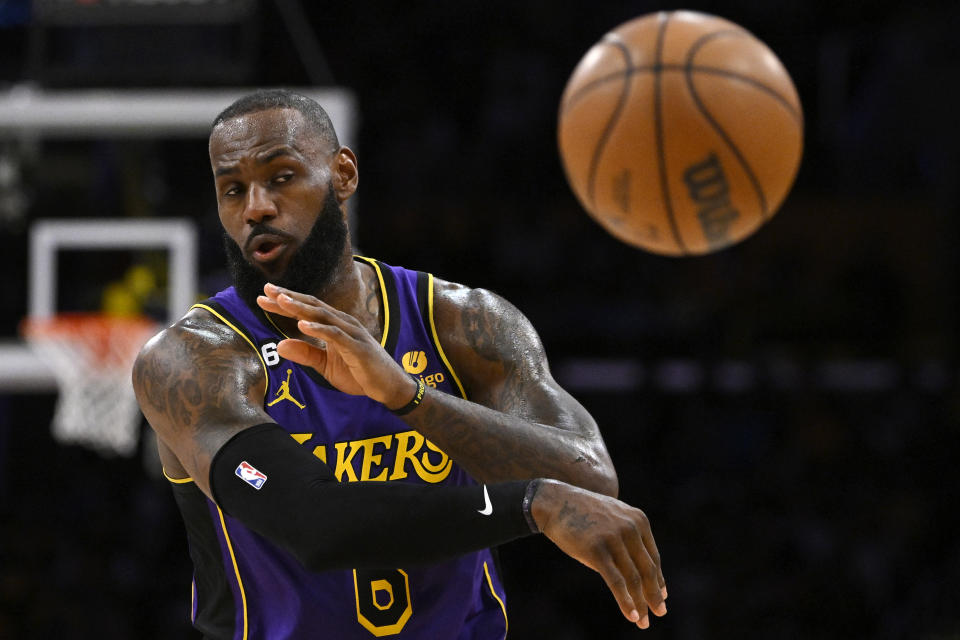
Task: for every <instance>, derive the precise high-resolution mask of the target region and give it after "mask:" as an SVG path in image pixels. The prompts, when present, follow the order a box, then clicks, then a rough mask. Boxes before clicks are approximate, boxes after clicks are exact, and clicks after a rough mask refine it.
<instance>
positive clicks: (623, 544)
mask: <svg viewBox="0 0 960 640" xmlns="http://www.w3.org/2000/svg"><path fill="white" fill-rule="evenodd" d="M210 159H211V165H212V167H213V170H214V175H215V184H216V192H217V201H218V211H219V215H220V220H221V223H222V224H223V227H224V230H225V231H226V233H227V234H228V235H229V236H230V238H232V239H233V241H234V242H236V243H237V245H238V246H239V247H240V248H241V249H242V250H243V251H244V256H245V257H246V258H247V260H248V261H249V262H250V263H251V264H254V265H255V266H257V267H258V268H260V269H261V270H262V272H263V273H264V274H266V275H267V277H269V278H279V277H281V276H282V274H283V273H284V270H285V267H286V265H287V264H288V263H289V260H290V258H291V256H292V255H293V253H294V252H295V251H296V250H297V248H298V246H299V245H300V243H302V242H303V240H304V238H306V237H307V235H308V234H309V232H310V229H311V228H312V226H313V224H314V222H315V221H316V219H317V216H318V212H319V211H321V209H322V206H323V203H324V200H325V198H326V197H327V194H328V193H329V191H330V190H332V192H333V195H334V197H335V198H336V200H337V202H338V203H339V204H340V206H341V214H342V215H343V216H344V217H345V216H346V211H345V206H344V204H345V202H346V201H347V199H348V198H349V197H350V196H351V195H352V194H353V193H354V191H355V190H356V187H357V181H358V171H357V162H356V157H355V156H354V154H353V152H352V151H350V150H349V149H347V148H346V147H334V146H333V145H331V144H329V143H328V142H327V141H324V140H322V139H319V138H317V136H315V135H313V131H312V129H311V127H310V126H309V125H308V124H307V123H306V122H305V119H304V118H303V116H302V115H301V114H300V113H299V112H298V111H296V110H294V109H270V110H266V111H259V112H253V113H249V114H245V115H242V116H239V117H236V118H233V119H230V120H227V121H225V122H223V123H221V124H220V125H218V126H217V127H215V128H214V131H213V133H212V134H211V137H210ZM258 224H268V225H269V226H270V227H271V228H273V229H275V230H276V233H275V234H274V236H272V237H271V238H270V243H269V244H257V243H256V242H253V243H251V242H249V240H250V235H251V229H252V228H253V227H254V226H255V225H258ZM352 253H353V252H352V248H351V246H350V244H349V240H348V241H347V243H346V245H345V246H344V248H343V251H342V252H341V256H340V260H339V262H338V263H337V264H338V266H337V268H336V269H335V270H334V271H333V272H332V273H331V274H330V277H329V278H328V279H327V280H326V282H324V283H323V285H322V286H321V287H320V288H319V290H317V291H312V292H309V294H308V293H302V292H295V291H288V290H281V289H280V288H277V287H275V286H273V285H267V286H266V287H265V289H264V295H263V296H262V297H261V298H259V299H258V304H260V306H261V307H263V309H265V310H266V311H267V312H270V313H273V314H275V316H276V320H277V322H278V325H279V326H280V327H281V329H283V330H284V332H285V333H287V335H291V336H294V339H288V340H284V341H282V342H281V343H280V344H279V345H278V353H279V354H280V355H281V356H282V357H284V358H287V359H289V360H292V361H295V362H299V363H301V364H304V365H306V366H312V367H314V368H315V369H317V371H318V372H320V374H321V375H323V376H324V378H326V379H327V380H328V381H329V382H330V383H331V384H332V385H333V386H335V387H337V388H338V389H340V390H341V391H343V392H345V393H350V394H364V395H367V396H369V397H370V398H372V399H374V400H376V401H379V402H381V403H383V404H384V405H386V406H387V407H389V408H398V407H401V406H403V405H405V404H406V403H407V402H408V401H409V399H410V398H411V397H412V396H413V393H414V390H415V388H416V383H415V382H414V381H413V380H412V378H411V377H410V376H409V375H408V374H407V373H406V372H404V370H403V368H402V367H401V366H400V364H399V363H397V362H396V361H394V360H393V359H392V357H391V356H390V355H389V354H388V353H387V352H386V351H384V350H383V348H382V347H381V346H380V343H379V341H380V337H381V332H382V324H383V320H382V314H383V303H382V300H381V299H380V297H379V296H380V293H379V286H378V283H377V281H376V275H375V273H374V272H373V270H372V268H371V267H370V266H369V265H367V264H364V263H360V262H358V261H355V260H353V258H352ZM311 294H312V295H311ZM434 295H435V320H436V330H437V332H438V335H439V340H440V342H441V344H442V345H443V348H444V350H445V351H446V353H447V355H448V357H449V358H450V360H451V362H452V364H453V367H454V368H455V369H456V370H457V371H458V373H460V374H461V376H462V381H463V384H464V387H465V390H466V392H467V394H468V397H469V398H470V399H471V400H470V401H467V400H463V399H461V398H456V397H453V396H450V395H447V394H444V393H442V392H437V391H435V390H432V389H428V390H427V393H426V395H425V397H424V400H423V402H422V404H421V405H420V406H419V407H418V408H416V409H415V410H414V411H412V412H411V413H409V414H407V415H406V416H404V420H405V421H406V422H407V423H408V424H409V425H411V426H412V427H413V428H415V429H417V430H418V431H420V432H421V433H423V435H424V436H426V437H427V438H429V439H430V440H431V441H433V442H434V443H435V444H437V445H438V446H439V447H440V448H441V449H442V450H444V451H445V452H446V453H447V454H448V455H449V456H450V457H451V458H453V459H454V460H456V461H457V462H458V463H459V464H460V465H461V466H463V467H464V468H465V469H466V470H467V471H468V472H469V473H471V474H472V475H474V477H476V478H477V479H478V480H480V481H482V482H496V481H504V480H511V479H527V478H538V477H543V478H555V479H556V480H548V481H544V482H543V483H542V485H541V487H540V489H539V491H538V492H537V494H536V497H535V498H534V500H533V503H532V514H533V517H534V519H535V520H536V522H537V523H538V525H539V527H540V529H541V530H542V531H543V533H544V534H545V535H547V536H548V537H549V538H550V539H551V540H552V541H553V542H554V543H556V544H557V545H558V546H559V547H560V548H561V549H562V550H563V551H564V552H565V553H567V554H568V555H570V556H571V557H573V558H576V559H577V560H579V561H580V562H582V563H583V564H585V565H587V566H589V567H591V568H592V569H594V570H596V571H598V572H599V573H600V574H601V575H602V576H603V578H604V580H605V581H606V583H607V585H608V587H609V588H610V590H611V592H612V593H613V595H614V597H615V598H616V600H617V602H618V605H619V606H620V608H621V611H622V613H623V615H624V616H625V617H627V618H628V619H629V620H631V621H632V622H634V623H636V624H637V625H638V626H640V627H642V628H645V627H646V626H648V624H649V620H648V617H647V613H646V611H647V608H649V609H650V610H651V611H652V612H653V613H654V614H655V615H663V614H664V613H666V606H665V605H664V603H663V599H664V597H665V596H666V588H665V582H664V579H663V574H662V571H661V568H660V556H659V553H658V551H657V548H656V543H655V542H654V539H653V536H652V533H651V531H650V525H649V522H648V521H647V518H646V516H645V515H644V514H643V512H642V511H640V510H639V509H635V508H633V507H630V506H629V505H626V504H624V503H622V502H620V501H618V500H616V499H614V498H612V497H608V496H613V495H615V494H616V492H617V480H616V474H615V472H614V470H613V466H612V463H611V461H610V457H609V455H608V453H607V451H606V447H605V445H604V443H603V440H602V438H601V436H600V434H599V430H598V428H597V425H596V423H595V422H594V421H593V419H592V418H591V417H590V415H589V413H588V412H587V411H586V410H585V409H584V408H583V407H582V406H581V405H580V404H579V403H578V402H577V401H576V400H574V399H573V398H572V397H571V396H570V395H569V394H568V393H566V392H565V391H564V390H563V389H562V388H560V386H559V385H557V383H556V382H555V381H554V380H553V378H552V376H551V375H550V371H549V368H548V366H547V360H546V356H545V354H544V350H543V346H542V344H541V343H540V340H539V337H538V336H537V334H536V332H535V330H534V329H533V327H532V326H531V325H530V323H529V321H528V320H527V319H526V318H525V317H524V316H523V315H522V314H521V313H520V312H519V311H518V310H517V309H516V308H515V307H513V306H512V305H511V304H510V303H508V302H507V301H505V300H503V299H502V298H500V297H498V296H496V295H495V294H492V293H490V292H488V291H484V290H482V289H470V288H468V287H464V286H462V285H457V284H453V283H449V282H444V281H441V280H436V281H435V287H434ZM133 382H134V388H135V390H136V393H137V398H138V401H139V403H140V406H141V409H142V410H143V413H144V415H145V416H146V418H147V420H148V421H149V423H150V425H151V426H152V427H153V429H154V430H155V432H156V433H157V435H158V442H159V450H160V457H161V461H162V463H163V466H164V469H165V471H166V473H167V474H168V475H169V476H171V477H173V478H184V477H191V478H193V480H194V481H195V482H196V484H197V486H198V487H199V488H200V490H201V491H203V492H204V493H205V494H206V495H207V496H208V497H211V498H212V495H211V491H210V486H209V473H210V463H211V460H212V459H213V456H214V455H215V454H216V452H217V451H218V450H219V449H220V447H221V446H223V444H224V443H226V442H227V441H228V440H229V439H230V438H231V437H232V436H234V435H235V434H236V433H238V432H239V431H242V430H244V429H246V428H249V427H251V426H254V425H257V424H262V423H265V422H271V421H272V420H271V418H270V417H269V416H268V415H267V414H266V412H265V410H264V395H265V393H266V380H265V377H264V373H263V369H262V367H261V364H260V361H259V358H258V356H257V353H256V352H255V351H254V350H253V349H251V348H250V346H249V345H248V344H246V343H245V342H244V340H243V339H242V338H241V337H240V336H239V335H238V334H237V333H235V332H233V331H232V330H230V329H229V328H228V327H225V326H223V325H222V324H221V323H220V322H219V321H217V320H216V319H215V318H214V317H213V316H211V315H210V314H208V313H206V312H205V311H203V310H202V309H195V310H192V311H190V312H189V313H188V314H187V315H185V316H184V317H183V318H182V319H181V320H180V321H179V322H177V323H176V324H175V325H173V326H172V327H170V328H168V329H166V330H165V331H163V332H161V333H160V334H158V335H157V336H156V337H155V338H153V339H152V340H151V341H150V342H149V343H147V345H146V346H145V347H144V348H143V350H142V351H141V353H140V355H139V356H138V358H137V362H136V364H135V367H134V374H133ZM318 464H319V461H318ZM578 487H582V488H578ZM602 494H607V495H602ZM384 527H389V523H384Z"/></svg>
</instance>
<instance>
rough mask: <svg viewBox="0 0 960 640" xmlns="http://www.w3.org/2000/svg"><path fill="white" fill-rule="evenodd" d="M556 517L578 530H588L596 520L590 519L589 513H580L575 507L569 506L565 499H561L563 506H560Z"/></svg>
mask: <svg viewBox="0 0 960 640" xmlns="http://www.w3.org/2000/svg"><path fill="white" fill-rule="evenodd" d="M557 518H558V519H559V520H560V521H561V522H563V523H564V524H566V525H567V526H568V527H570V528H571V529H573V530H574V531H578V532H585V531H589V530H590V528H591V527H593V526H594V525H595V524H597V520H596V519H591V518H590V514H588V513H580V512H579V511H577V508H576V507H571V506H570V503H569V502H567V501H566V500H564V501H563V507H561V508H560V513H558V514H557Z"/></svg>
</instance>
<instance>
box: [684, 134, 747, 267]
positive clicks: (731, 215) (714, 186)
mask: <svg viewBox="0 0 960 640" xmlns="http://www.w3.org/2000/svg"><path fill="white" fill-rule="evenodd" d="M683 181H684V182H685V183H686V185H687V192H688V193H689V194H690V200H692V201H693V203H694V204H695V205H696V206H697V219H699V220H700V226H701V227H702V228H703V235H704V236H706V238H707V242H709V243H710V246H711V247H717V248H720V247H725V246H727V245H728V244H730V243H731V242H732V241H733V240H732V238H731V237H730V227H731V226H732V225H733V223H734V221H735V220H736V219H737V218H739V217H740V214H739V213H738V212H737V210H736V209H734V208H733V205H732V204H731V203H730V185H729V184H728V183H727V177H726V176H725V175H724V173H723V167H721V166H720V159H719V158H717V156H716V155H715V154H713V153H711V154H710V155H709V156H707V158H706V160H704V161H703V162H698V163H696V164H692V165H690V166H689V167H687V170H686V171H684V172H683Z"/></svg>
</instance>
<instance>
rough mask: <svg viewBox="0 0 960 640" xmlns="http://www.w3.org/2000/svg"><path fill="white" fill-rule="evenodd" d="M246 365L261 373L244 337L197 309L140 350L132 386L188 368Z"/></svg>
mask: <svg viewBox="0 0 960 640" xmlns="http://www.w3.org/2000/svg"><path fill="white" fill-rule="evenodd" d="M245 362H246V363H249V365H248V366H253V365H255V366H256V368H257V369H259V359H258V357H257V354H256V353H255V352H254V351H253V350H252V349H251V347H250V346H249V345H248V344H247V343H246V341H245V340H244V339H243V337H242V336H241V335H240V334H238V333H237V332H236V331H234V330H233V329H231V328H230V327H228V326H227V325H225V324H224V323H222V322H220V321H219V320H218V319H217V318H216V317H214V316H213V315H212V314H210V313H208V312H206V311H204V310H203V309H197V308H194V309H191V310H190V311H189V312H188V313H187V314H186V315H185V316H183V317H182V318H181V319H180V320H179V321H177V322H176V323H175V324H173V325H172V326H170V327H167V328H166V329H164V330H163V331H161V332H160V333H158V334H157V335H155V336H154V337H153V338H151V339H150V340H149V341H148V342H147V343H146V344H145V345H144V346H143V348H142V349H140V352H139V354H137V359H136V361H135V363H134V376H133V382H134V386H135V387H137V386H140V385H141V384H142V383H143V380H144V377H145V376H149V375H154V376H156V375H162V374H164V373H166V374H167V375H169V374H171V373H174V372H176V371H179V372H182V371H184V369H185V368H189V369H188V370H193V371H200V370H201V369H200V368H201V367H204V368H208V369H220V368H223V367H224V366H227V367H239V368H241V369H242V368H244V363H245Z"/></svg>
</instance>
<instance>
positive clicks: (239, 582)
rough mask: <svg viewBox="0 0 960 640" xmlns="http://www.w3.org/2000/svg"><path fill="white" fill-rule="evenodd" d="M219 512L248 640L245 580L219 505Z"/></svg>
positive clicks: (245, 635) (244, 636)
mask: <svg viewBox="0 0 960 640" xmlns="http://www.w3.org/2000/svg"><path fill="white" fill-rule="evenodd" d="M217 513H218V514H220V526H221V527H222V528H223V539H224V540H226V541H227V551H229V552H230V561H231V562H232V563H233V574H234V575H235V576H236V577H237V586H239V587H240V601H241V604H242V605H243V636H242V637H243V640H247V627H248V621H247V593H246V591H244V589H243V580H241V579H240V569H239V567H237V556H235V555H234V553H233V543H232V542H231V541H230V534H229V533H227V523H226V521H224V519H223V511H222V510H221V509H220V507H219V506H217Z"/></svg>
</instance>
